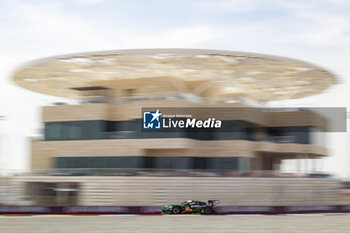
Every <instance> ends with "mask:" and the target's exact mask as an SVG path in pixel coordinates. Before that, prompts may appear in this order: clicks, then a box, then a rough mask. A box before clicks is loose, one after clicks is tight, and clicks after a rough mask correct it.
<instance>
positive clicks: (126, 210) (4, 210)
mask: <svg viewBox="0 0 350 233" xmlns="http://www.w3.org/2000/svg"><path fill="white" fill-rule="evenodd" d="M161 208H162V207H161V206H0V214H3V215H4V214H5V215H6V214H35V215H38V214H44V215H47V214H98V215H102V214H160V213H161ZM216 212H217V214H219V215H220V214H222V215H225V214H307V213H350V205H312V206H311V205H310V206H218V207H216Z"/></svg>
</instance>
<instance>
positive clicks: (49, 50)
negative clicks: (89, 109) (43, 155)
mask: <svg viewBox="0 0 350 233" xmlns="http://www.w3.org/2000/svg"><path fill="white" fill-rule="evenodd" d="M130 48H203V49H223V50H235V51H246V52H257V53H267V54H272V55H280V56H287V57H291V58H296V59H301V60H305V61H308V62H311V63H315V64H317V65H320V66H322V67H324V68H326V69H328V70H329V71H331V72H333V73H334V74H336V75H337V76H338V77H339V84H337V85H335V86H334V87H332V88H330V89H328V90H327V91H326V92H324V93H322V94H320V95H316V96H313V97H308V98H303V99H299V100H288V101H284V102H282V103H276V104H283V106H299V105H301V106H303V107H305V106H326V107H331V106H338V107H344V106H346V107H350V93H349V90H350V82H349V80H348V76H349V75H350V64H349V63H350V56H349V54H350V1H348V0H307V1H306V0H293V1H288V0H280V1H278V0H275V1H273V0H270V1H268V0H212V1H209V0H203V1H199V0H192V1H190V0H158V1H154V0H147V1H146V0H144V1H133V0H123V1H122V0H120V1H118V0H114V1H112V0H109V1H108V0H71V1H68V0H66V1H64V0H61V1H49V0H41V1H40V0H38V1H34V0H33V1H29V0H27V1H18V0H0V74H1V75H0V115H4V116H6V120H5V121H2V122H0V154H1V157H0V169H24V168H28V156H29V151H28V148H29V143H28V137H29V136H32V135H34V134H36V133H37V132H38V130H39V128H40V127H41V125H40V123H39V122H40V115H39V114H40V112H39V106H41V105H45V104H47V103H50V102H53V101H55V98H54V97H50V96H45V95H41V94H36V93H34V92H29V91H26V90H25V89H21V88H19V87H16V86H15V85H14V83H13V82H12V81H11V74H12V72H13V71H14V69H16V68H17V67H18V66H20V65H21V64H23V63H25V62H27V61H30V60H33V59H37V58H42V57H46V56H53V55H58V54H65V53H73V52H83V51H94V50H111V49H130ZM328 139H329V140H328V144H327V146H328V147H329V148H330V154H331V155H332V156H331V157H330V158H328V159H326V160H325V161H324V165H323V167H324V169H325V170H326V171H330V172H332V173H334V174H336V175H337V176H342V177H344V176H345V175H346V174H347V170H346V168H347V166H348V164H349V163H346V162H345V161H347V160H346V149H347V146H346V134H345V133H337V134H332V135H331V136H330V137H328Z"/></svg>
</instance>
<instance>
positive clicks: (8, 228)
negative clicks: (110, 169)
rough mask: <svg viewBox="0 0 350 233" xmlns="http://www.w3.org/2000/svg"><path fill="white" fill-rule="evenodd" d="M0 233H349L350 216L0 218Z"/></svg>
mask: <svg viewBox="0 0 350 233" xmlns="http://www.w3.org/2000/svg"><path fill="white" fill-rule="evenodd" d="M0 232H1V233H44V232H45V233H79V232H84V233H90V232H91V233H114V232H123V233H129V232H130V233H131V232H132V233H136V232H140V233H146V232H152V233H160V232H161V233H164V232H169V233H172V232H177V233H178V232H202V233H216V232H225V233H226V232H227V233H232V232H240V233H241V232H242V233H243V232H244V233H265V232H269V233H284V232H286V233H297V232H303V233H314V232H315V233H316V232H317V233H338V232H339V233H340V232H341V233H348V232H350V215H348V214H308V215H226V216H201V215H178V216H159V215H142V216H140V215H102V216H72V215H37V216H0Z"/></svg>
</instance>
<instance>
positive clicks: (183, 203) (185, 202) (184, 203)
mask: <svg viewBox="0 0 350 233" xmlns="http://www.w3.org/2000/svg"><path fill="white" fill-rule="evenodd" d="M190 202H192V201H184V202H182V203H181V205H186V204H187V203H190Z"/></svg>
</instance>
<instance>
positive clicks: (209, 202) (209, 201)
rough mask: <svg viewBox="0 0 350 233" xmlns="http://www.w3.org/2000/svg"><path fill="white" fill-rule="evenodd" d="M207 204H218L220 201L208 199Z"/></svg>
mask: <svg viewBox="0 0 350 233" xmlns="http://www.w3.org/2000/svg"><path fill="white" fill-rule="evenodd" d="M208 204H210V205H218V204H220V201H219V200H208Z"/></svg>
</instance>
